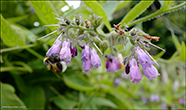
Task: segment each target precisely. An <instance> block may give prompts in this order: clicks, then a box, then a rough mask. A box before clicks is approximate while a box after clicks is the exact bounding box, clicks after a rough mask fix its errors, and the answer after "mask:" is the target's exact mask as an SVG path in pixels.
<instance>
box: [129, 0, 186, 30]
mask: <svg viewBox="0 0 186 110" xmlns="http://www.w3.org/2000/svg"><path fill="white" fill-rule="evenodd" d="M171 5H172V2H169V1H166V2H163V1H162V2H161V8H160V9H159V10H158V11H156V12H154V13H152V14H150V15H148V16H145V17H142V18H139V19H137V20H135V21H132V22H130V23H129V24H128V26H133V25H135V24H137V23H139V22H143V21H147V20H150V19H153V18H156V17H158V16H160V15H163V14H165V13H170V12H171V11H175V10H179V9H181V8H183V7H184V6H185V5H186V2H183V3H181V4H179V5H176V6H174V7H170V6H171ZM164 7H165V8H164Z"/></svg>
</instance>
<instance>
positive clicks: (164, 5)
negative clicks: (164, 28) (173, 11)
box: [159, 0, 174, 11]
mask: <svg viewBox="0 0 186 110" xmlns="http://www.w3.org/2000/svg"><path fill="white" fill-rule="evenodd" d="M159 2H160V4H161V10H162V11H163V10H167V9H170V8H171V6H172V3H173V2H174V1H173V0H170V1H159Z"/></svg>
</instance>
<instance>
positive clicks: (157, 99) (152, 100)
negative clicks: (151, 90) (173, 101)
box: [150, 95, 160, 102]
mask: <svg viewBox="0 0 186 110" xmlns="http://www.w3.org/2000/svg"><path fill="white" fill-rule="evenodd" d="M150 101H151V102H159V101H160V98H159V96H158V95H151V97H150Z"/></svg>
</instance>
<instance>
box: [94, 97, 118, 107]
mask: <svg viewBox="0 0 186 110" xmlns="http://www.w3.org/2000/svg"><path fill="white" fill-rule="evenodd" d="M91 103H92V104H96V105H99V106H101V105H104V106H109V107H113V108H117V105H116V104H114V103H113V102H111V101H110V100H108V99H105V98H102V97H96V98H94V99H93V100H92V102H91Z"/></svg>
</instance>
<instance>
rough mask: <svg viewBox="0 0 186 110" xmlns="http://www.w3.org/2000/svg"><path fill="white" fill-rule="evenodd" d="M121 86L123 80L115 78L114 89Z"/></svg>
mask: <svg viewBox="0 0 186 110" xmlns="http://www.w3.org/2000/svg"><path fill="white" fill-rule="evenodd" d="M120 84H121V80H120V79H119V78H115V79H114V87H115V88H116V87H117V86H118V85H120Z"/></svg>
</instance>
